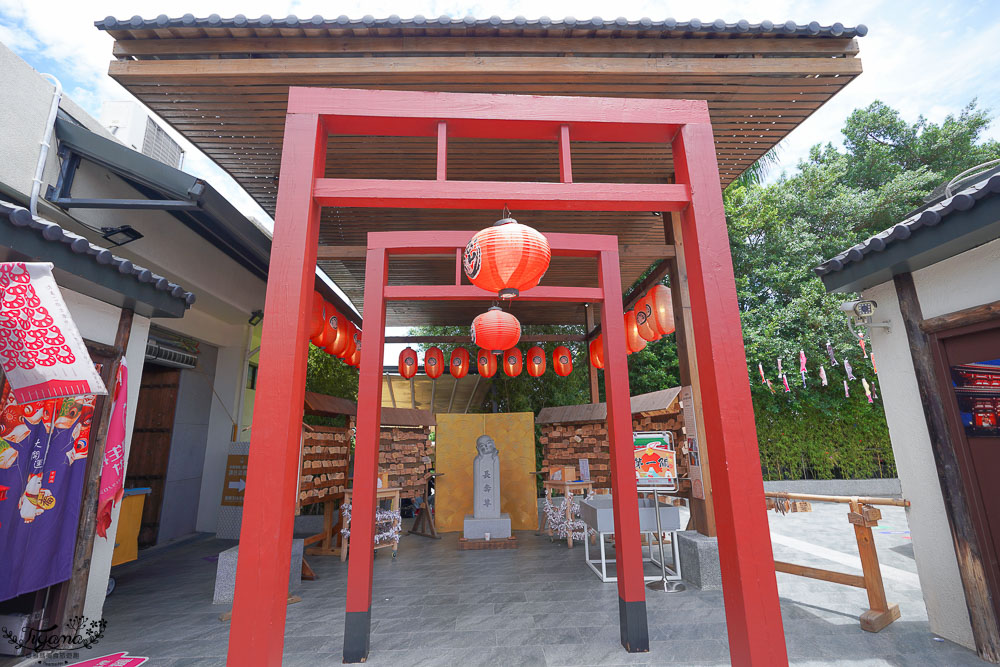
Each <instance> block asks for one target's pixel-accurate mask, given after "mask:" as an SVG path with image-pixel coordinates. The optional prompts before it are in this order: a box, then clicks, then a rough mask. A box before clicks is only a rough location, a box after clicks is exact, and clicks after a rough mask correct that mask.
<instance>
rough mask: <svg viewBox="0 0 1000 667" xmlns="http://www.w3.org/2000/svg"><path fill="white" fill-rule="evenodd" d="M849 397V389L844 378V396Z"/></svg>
mask: <svg viewBox="0 0 1000 667" xmlns="http://www.w3.org/2000/svg"><path fill="white" fill-rule="evenodd" d="M850 397H851V390H850V388H848V386H847V380H844V398H850Z"/></svg>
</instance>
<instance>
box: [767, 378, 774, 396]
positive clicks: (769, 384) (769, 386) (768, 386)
mask: <svg viewBox="0 0 1000 667" xmlns="http://www.w3.org/2000/svg"><path fill="white" fill-rule="evenodd" d="M767 388H768V389H770V390H771V393H772V394H773V393H774V385H773V384H771V381H770V380H768V381H767Z"/></svg>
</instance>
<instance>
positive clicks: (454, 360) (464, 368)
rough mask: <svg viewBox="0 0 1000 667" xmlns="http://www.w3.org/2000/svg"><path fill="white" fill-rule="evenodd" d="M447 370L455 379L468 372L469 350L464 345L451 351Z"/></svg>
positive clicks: (462, 376)
mask: <svg viewBox="0 0 1000 667" xmlns="http://www.w3.org/2000/svg"><path fill="white" fill-rule="evenodd" d="M448 372H449V373H451V375H452V377H454V378H455V379H456V380H460V379H462V378H464V377H465V376H466V375H467V374H468V372H469V351H468V350H466V349H465V348H464V347H456V348H455V349H454V350H452V351H451V361H450V362H449V363H448Z"/></svg>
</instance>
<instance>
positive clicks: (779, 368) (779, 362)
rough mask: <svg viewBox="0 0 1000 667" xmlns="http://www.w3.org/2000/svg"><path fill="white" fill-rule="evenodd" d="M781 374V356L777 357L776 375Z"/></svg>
mask: <svg viewBox="0 0 1000 667" xmlns="http://www.w3.org/2000/svg"><path fill="white" fill-rule="evenodd" d="M781 374H782V371H781V357H778V375H781Z"/></svg>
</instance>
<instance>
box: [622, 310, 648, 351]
mask: <svg viewBox="0 0 1000 667" xmlns="http://www.w3.org/2000/svg"><path fill="white" fill-rule="evenodd" d="M625 347H626V348H628V353H629V354H635V353H636V352H639V351H640V350H642V349H643V348H644V347H646V340H645V339H644V338H643V337H642V336H640V335H639V325H638V324H636V321H635V311H632V310H630V311H628V312H627V313H625Z"/></svg>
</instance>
